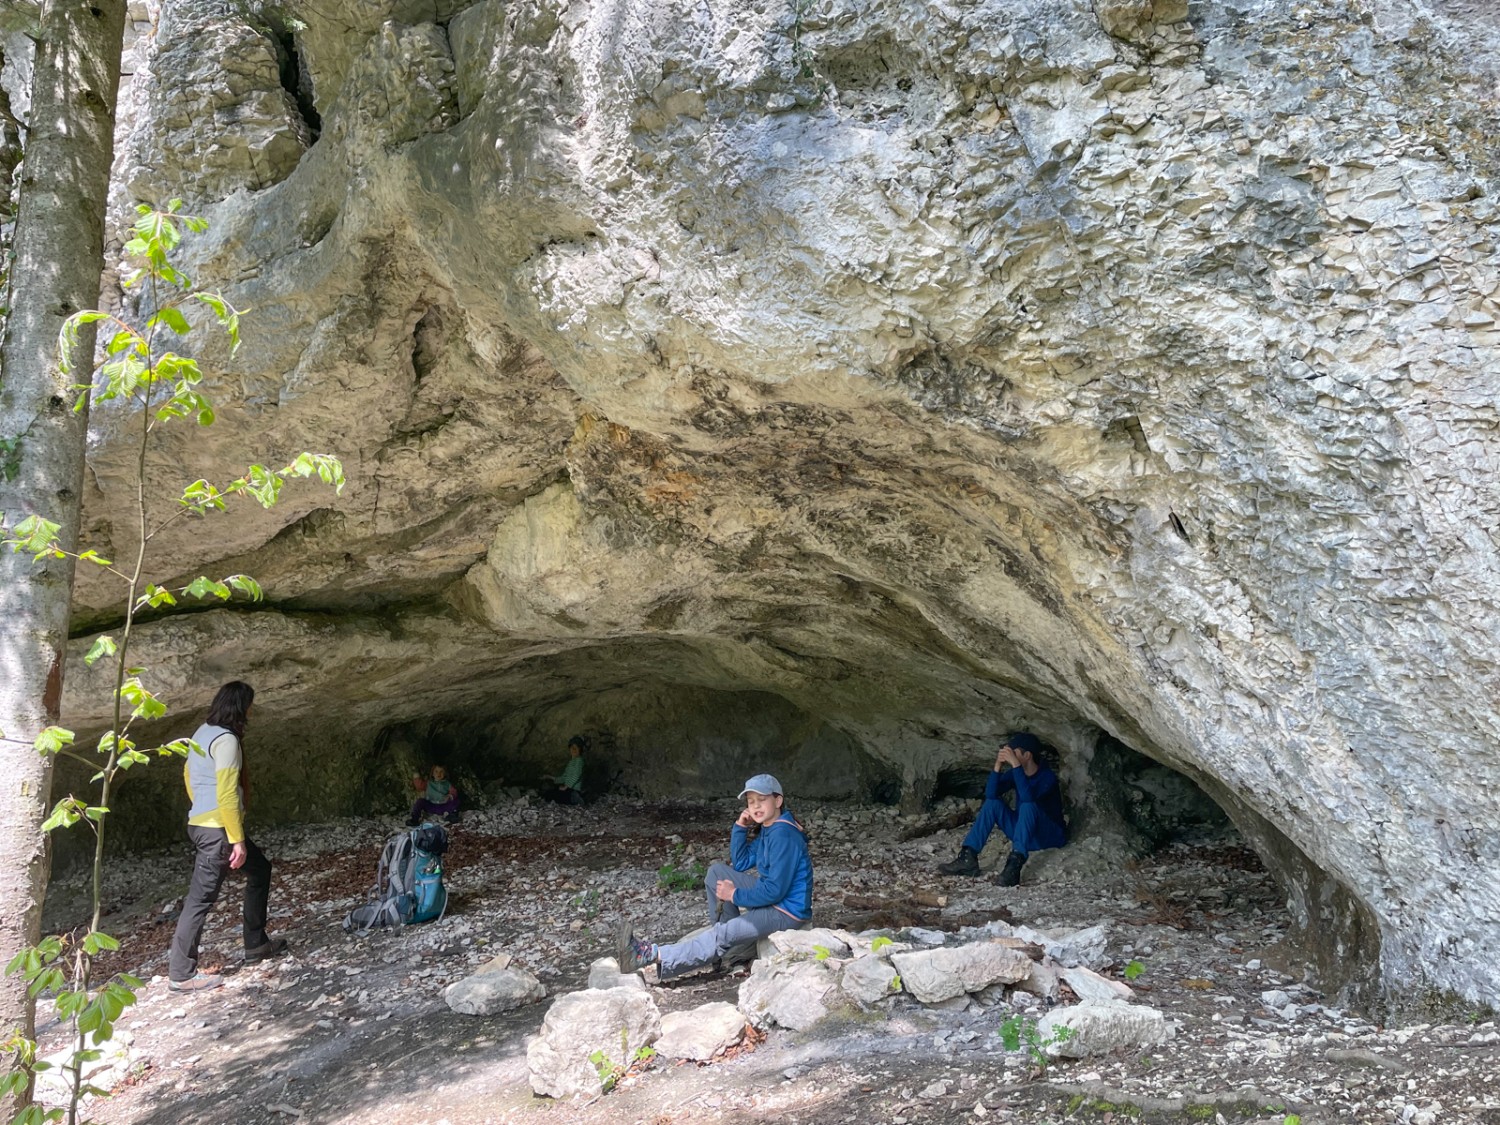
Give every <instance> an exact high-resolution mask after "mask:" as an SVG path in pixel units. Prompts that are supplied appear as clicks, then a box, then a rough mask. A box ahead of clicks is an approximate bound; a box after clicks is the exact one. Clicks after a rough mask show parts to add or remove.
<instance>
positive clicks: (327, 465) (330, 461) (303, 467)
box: [281, 453, 344, 492]
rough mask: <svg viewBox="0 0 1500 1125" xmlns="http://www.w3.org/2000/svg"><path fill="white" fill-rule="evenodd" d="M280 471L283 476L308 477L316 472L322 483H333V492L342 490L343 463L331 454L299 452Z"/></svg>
mask: <svg viewBox="0 0 1500 1125" xmlns="http://www.w3.org/2000/svg"><path fill="white" fill-rule="evenodd" d="M281 472H282V475H283V476H298V477H309V476H312V475H313V474H314V473H316V474H317V476H318V479H319V480H321V481H322V482H323V483H324V484H331V485H333V486H334V491H335V492H343V491H344V465H343V462H341V461H340V460H339V459H338V458H337V457H334V456H333V455H332V454H328V453H299V454H298V455H297V459H296V460H295V461H293V462H292V463H291V464H290V465H288V466H287V467H286V468H285V469H282V470H281Z"/></svg>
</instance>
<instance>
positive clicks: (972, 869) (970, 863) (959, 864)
mask: <svg viewBox="0 0 1500 1125" xmlns="http://www.w3.org/2000/svg"><path fill="white" fill-rule="evenodd" d="M938 870H939V871H940V872H942V873H943V874H944V875H968V876H971V877H972V876H974V875H978V874H979V853H978V852H976V851H975V850H974V849H973V848H970V847H962V848H959V849H958V854H957V855H956V856H954V857H953V858H952V859H950V860H949V861H948V862H947V863H940V864H938Z"/></svg>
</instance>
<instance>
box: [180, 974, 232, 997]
mask: <svg viewBox="0 0 1500 1125" xmlns="http://www.w3.org/2000/svg"><path fill="white" fill-rule="evenodd" d="M223 983H224V978H223V977H221V976H219V974H218V973H194V974H193V975H192V976H190V977H188V979H187V980H169V981H167V989H168V991H170V992H207V991H208V990H209V989H210V988H218V987H219V985H221V984H223Z"/></svg>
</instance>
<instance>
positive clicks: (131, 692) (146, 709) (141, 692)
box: [120, 677, 167, 719]
mask: <svg viewBox="0 0 1500 1125" xmlns="http://www.w3.org/2000/svg"><path fill="white" fill-rule="evenodd" d="M120 698H121V699H123V700H124V701H125V702H126V703H129V704H130V705H131V707H132V708H133V710H132V711H131V712H130V713H131V715H132V716H133V717H134V718H137V719H159V718H161V717H162V716H163V715H165V714H166V713H167V705H166V704H165V703H163V702H162V701H161V700H159V699H157V698H156V696H155V695H153V694H152V693H151V692H150V691H148V690H147V689H146V688H145V687H144V686H143V685H142V684H141V681H140V680H138V679H135V678H134V677H131V678H130V679H128V680H126V681H125V682H124V683H123V684H121V685H120Z"/></svg>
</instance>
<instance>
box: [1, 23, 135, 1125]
mask: <svg viewBox="0 0 1500 1125" xmlns="http://www.w3.org/2000/svg"><path fill="white" fill-rule="evenodd" d="M124 29H125V0H81V2H80V0H46V2H45V3H44V4H43V5H42V11H41V35H40V39H39V42H38V45H37V53H36V67H35V71H34V74H33V80H32V96H31V112H30V115H29V120H28V122H27V126H28V128H27V136H26V142H25V163H24V166H23V169H22V178H21V185H20V206H19V210H18V213H17V217H16V227H15V236H14V243H13V249H14V254H15V259H14V265H13V268H12V271H11V286H10V289H11V292H10V301H9V302H8V303H9V306H10V315H9V318H8V320H7V324H6V335H5V341H4V345H3V348H0V512H3V513H4V514H5V517H6V519H7V521H9V522H11V523H14V522H16V521H18V520H20V519H22V518H24V517H25V516H27V515H31V514H36V515H40V516H43V517H45V518H47V519H50V520H53V521H54V522H56V523H58V524H60V525H61V527H62V532H61V535H62V538H61V545H62V546H63V547H64V548H66V549H69V550H76V547H77V542H78V527H79V507H80V498H81V493H82V488H83V457H84V438H85V436H86V433H87V426H88V416H87V413H86V412H80V413H74V411H73V400H74V398H75V397H76V392H75V391H74V390H72V388H71V386H70V384H71V383H73V382H74V381H75V379H80V378H85V377H86V373H85V371H86V368H87V367H88V364H89V358H88V357H91V356H92V355H93V342H92V339H91V338H89V337H85V338H84V339H83V346H82V347H80V349H79V351H78V353H77V354H78V355H79V356H80V357H83V358H81V359H80V361H79V368H80V370H79V371H77V372H75V374H74V375H73V376H72V377H64V376H63V375H62V374H61V373H60V372H59V371H58V364H57V334H58V331H59V329H60V328H61V327H62V323H63V321H64V320H65V319H67V317H68V316H70V315H71V314H73V313H75V312H78V311H79V310H81V309H88V308H93V307H94V306H95V305H97V304H98V301H99V278H100V274H101V273H102V270H103V258H104V213H105V206H106V197H107V192H108V187H109V169H110V162H111V159H112V157H113V154H114V119H115V104H116V101H117V99H118V94H119V85H120V51H121V47H122V42H123V37H124ZM72 583H73V566H72V563H71V561H62V560H48V561H46V562H43V563H35V564H34V563H33V562H32V560H31V558H30V556H28V555H24V554H20V555H17V554H12V553H10V552H9V551H0V732H3V738H0V966H3V964H4V963H5V962H8V961H9V960H10V958H11V957H12V956H14V954H15V952H16V950H17V949H19V948H21V947H22V946H25V945H29V944H32V943H34V942H35V941H36V940H37V937H38V935H39V927H40V923H41V902H42V896H43V893H44V892H45V890H46V884H47V849H46V842H45V840H44V838H43V834H42V832H41V822H42V820H43V819H45V817H46V813H47V805H48V801H49V791H50V788H51V780H52V778H51V774H52V763H51V759H43V758H42V757H40V756H39V755H38V754H37V753H36V752H35V751H34V750H33V749H32V747H31V742H32V739H34V738H35V737H36V734H37V732H38V731H39V730H40V729H41V728H42V727H45V726H49V725H52V724H54V723H56V721H57V717H58V710H59V703H60V701H61V697H62V679H63V658H64V652H65V646H66V643H67V638H68V613H69V608H70V602H71V593H72ZM33 1027H34V1005H33V1004H31V1003H29V1002H28V1001H27V999H26V995H25V989H24V986H23V983H22V981H21V980H20V979H19V978H18V977H5V978H3V979H0V1034H3V1033H4V1032H7V1031H9V1030H11V1029H13V1028H20V1029H22V1030H23V1032H24V1033H25V1034H26V1035H27V1036H30V1035H31V1034H32V1032H33ZM0 1112H4V1113H5V1119H6V1120H9V1117H10V1114H9V1113H8V1112H5V1107H3V1106H0Z"/></svg>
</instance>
